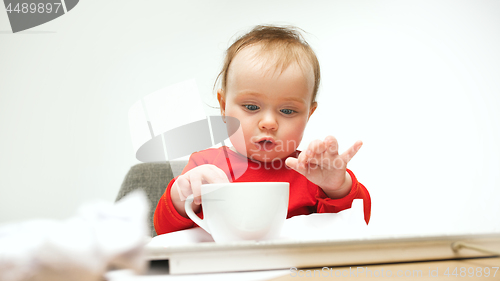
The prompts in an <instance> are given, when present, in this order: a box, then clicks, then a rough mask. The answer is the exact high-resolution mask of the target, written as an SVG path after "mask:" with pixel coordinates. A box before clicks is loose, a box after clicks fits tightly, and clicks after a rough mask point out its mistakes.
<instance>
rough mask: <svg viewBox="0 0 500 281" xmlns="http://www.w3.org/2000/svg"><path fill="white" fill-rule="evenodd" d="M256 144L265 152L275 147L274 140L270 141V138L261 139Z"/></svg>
mask: <svg viewBox="0 0 500 281" xmlns="http://www.w3.org/2000/svg"><path fill="white" fill-rule="evenodd" d="M256 144H257V145H258V146H259V148H260V149H263V150H266V151H269V150H271V149H273V148H274V146H275V145H276V144H275V142H274V140H272V139H270V138H264V139H261V140H260V141H258V142H256Z"/></svg>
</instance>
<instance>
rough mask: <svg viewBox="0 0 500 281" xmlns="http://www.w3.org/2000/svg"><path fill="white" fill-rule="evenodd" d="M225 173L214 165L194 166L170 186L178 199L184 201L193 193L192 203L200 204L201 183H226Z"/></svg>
mask: <svg viewBox="0 0 500 281" xmlns="http://www.w3.org/2000/svg"><path fill="white" fill-rule="evenodd" d="M228 182H229V180H228V178H227V175H226V173H224V171H223V170H221V169H220V168H219V167H217V166H215V165H210V164H205V165H200V166H198V167H195V168H193V169H191V170H189V171H188V172H186V173H185V174H183V175H181V176H179V177H178V178H177V180H176V181H175V183H174V186H172V188H175V189H176V190H177V192H178V194H179V199H180V200H181V201H185V200H186V198H187V197H188V196H189V195H191V194H193V196H194V203H195V204H196V205H200V204H201V185H202V184H207V183H228Z"/></svg>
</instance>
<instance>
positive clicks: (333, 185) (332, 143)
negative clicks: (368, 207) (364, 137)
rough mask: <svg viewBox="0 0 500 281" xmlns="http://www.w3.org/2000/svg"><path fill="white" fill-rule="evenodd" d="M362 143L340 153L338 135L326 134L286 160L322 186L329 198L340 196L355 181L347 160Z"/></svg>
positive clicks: (293, 167)
mask: <svg viewBox="0 0 500 281" xmlns="http://www.w3.org/2000/svg"><path fill="white" fill-rule="evenodd" d="M362 145H363V143H362V142H361V141H357V142H356V143H354V145H353V146H351V147H350V148H349V149H348V150H347V151H345V152H344V153H342V154H341V155H339V153H338V142H337V139H336V138H334V137H333V136H327V137H326V138H325V140H324V141H321V140H315V141H312V142H311V143H310V144H309V146H308V147H307V149H306V150H305V151H302V152H301V153H300V154H299V156H298V157H297V158H291V157H290V158H287V159H286V161H285V163H286V165H287V166H289V167H290V168H292V169H294V170H296V171H297V172H299V173H300V174H302V175H304V176H305V177H306V178H307V179H308V180H309V181H311V182H312V183H314V184H317V185H318V186H319V187H321V189H323V191H325V193H326V194H327V195H328V196H329V197H330V198H340V197H343V196H345V195H347V194H348V193H349V191H350V186H351V185H352V181H351V178H350V176H349V175H348V174H347V173H346V169H347V163H349V161H350V160H351V159H352V157H354V155H355V154H356V153H357V152H358V150H359V149H360V148H361V146H362ZM346 174H347V175H346ZM347 188H348V190H347Z"/></svg>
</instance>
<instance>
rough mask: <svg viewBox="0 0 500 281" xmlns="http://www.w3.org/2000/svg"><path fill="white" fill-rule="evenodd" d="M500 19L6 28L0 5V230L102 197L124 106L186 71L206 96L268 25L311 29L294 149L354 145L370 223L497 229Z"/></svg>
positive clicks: (106, 21) (123, 21) (306, 11)
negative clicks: (310, 75) (238, 47)
mask: <svg viewBox="0 0 500 281" xmlns="http://www.w3.org/2000/svg"><path fill="white" fill-rule="evenodd" d="M2 9H3V8H2ZM499 15H500V2H499V1H472V0H471V1H457V0H453V1H422V0H419V1H255V0H254V1H246V2H243V1H160V0H157V1H117V0H115V1H110V0H107V1H96V0H84V1H80V3H79V4H78V5H77V6H76V7H75V8H74V9H73V10H71V11H70V12H69V13H68V14H66V15H64V16H62V17H60V18H58V19H56V20H53V21H51V22H49V23H46V24H44V25H41V26H38V27H35V28H33V29H30V30H28V31H24V32H21V33H18V34H12V33H11V29H10V25H9V22H8V18H7V14H6V13H5V11H3V10H1V9H0V134H1V135H0V223H6V222H13V221H19V220H27V219H33V218H54V219H64V218H67V217H69V216H71V215H73V214H74V213H75V211H76V209H77V207H78V205H80V204H81V203H82V202H86V201H89V200H93V199H97V198H102V199H106V200H109V201H113V200H114V199H115V197H116V194H117V192H118V189H119V187H120V185H121V182H122V180H123V178H124V176H125V174H126V173H127V171H128V169H129V168H130V167H131V166H133V165H134V164H136V163H138V161H137V160H136V159H135V157H134V155H135V152H134V150H133V146H132V142H131V138H130V133H129V126H128V110H129V109H130V107H131V106H132V105H133V104H134V103H135V102H136V101H138V100H140V99H141V98H143V97H144V96H146V95H148V94H150V93H152V92H154V91H156V90H159V89H161V88H163V87H166V86H168V85H171V84H174V83H178V82H181V81H185V80H188V79H191V78H194V79H195V80H196V82H197V84H198V88H199V90H200V93H201V99H203V101H204V102H205V103H207V104H210V105H212V106H215V105H217V104H216V99H215V95H214V92H213V90H212V87H213V83H214V80H215V77H216V76H217V74H218V71H219V70H220V67H221V65H222V59H223V52H224V50H225V49H226V48H227V47H228V46H229V45H230V43H231V42H232V40H234V38H235V36H236V35H241V34H242V33H244V32H246V31H248V30H249V29H250V28H251V27H253V26H254V25H256V24H263V23H274V24H292V25H296V26H298V27H300V28H302V29H304V30H305V31H307V32H308V35H307V36H306V37H307V39H308V41H309V43H310V44H311V45H312V47H313V48H314V50H315V51H316V52H317V55H318V58H319V60H320V63H321V67H322V85H321V87H320V92H319V100H318V101H319V107H318V110H317V111H316V112H315V113H314V115H313V116H312V118H311V120H310V122H309V125H308V128H307V130H306V134H305V137H304V140H303V143H302V147H303V145H305V144H307V143H309V142H310V141H311V140H313V139H317V138H320V139H321V138H324V137H325V136H326V135H328V134H332V135H334V136H335V137H337V139H338V140H339V143H340V147H341V150H342V149H347V148H348V147H349V146H350V145H352V144H353V143H354V142H355V141H356V140H358V139H360V140H363V142H364V146H363V148H362V149H361V150H360V151H359V153H358V155H356V157H355V158H354V159H353V160H352V162H351V163H350V164H349V167H350V168H351V169H352V170H353V171H354V173H355V174H356V176H357V177H358V179H359V180H360V182H362V183H363V184H364V185H365V186H366V187H367V188H368V190H369V191H370V194H371V196H372V204H373V207H372V220H371V223H370V227H371V228H373V229H376V230H378V231H381V232H386V233H406V234H408V233H409V234H426V233H435V232H437V233H464V232H491V231H499V230H500V205H499V204H498V201H499V198H500V188H499V185H500V180H499V177H500V176H499V174H500V173H499V172H500V149H499V148H498V145H499V143H500V132H499V125H500V113H499V110H500V79H499V78H500V52H499V51H498V50H500V17H499ZM205 111H206V112H205V113H206V114H216V113H217V110H215V109H212V108H210V107H209V106H205Z"/></svg>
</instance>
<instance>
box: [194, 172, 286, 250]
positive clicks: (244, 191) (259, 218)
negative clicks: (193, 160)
mask: <svg viewBox="0 0 500 281" xmlns="http://www.w3.org/2000/svg"><path fill="white" fill-rule="evenodd" d="M289 189H290V184H289V183H288V182H240V183H224V184H204V185H202V186H201V203H202V209H203V217H204V219H203V220H202V219H200V218H199V217H198V216H197V215H196V214H195V213H194V212H193V210H192V208H191V203H192V202H193V196H192V195H191V196H189V197H188V199H187V200H186V203H185V208H186V213H187V215H188V216H189V217H190V218H191V219H192V220H193V221H194V222H195V223H196V224H198V225H199V226H200V227H202V228H203V229H205V230H206V231H207V232H208V233H210V234H211V235H212V237H213V238H214V241H215V242H231V241H243V240H256V241H261V240H270V239H273V238H277V237H279V235H280V234H281V228H282V227H283V223H284V222H285V219H286V216H287V213H288V197H289Z"/></svg>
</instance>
